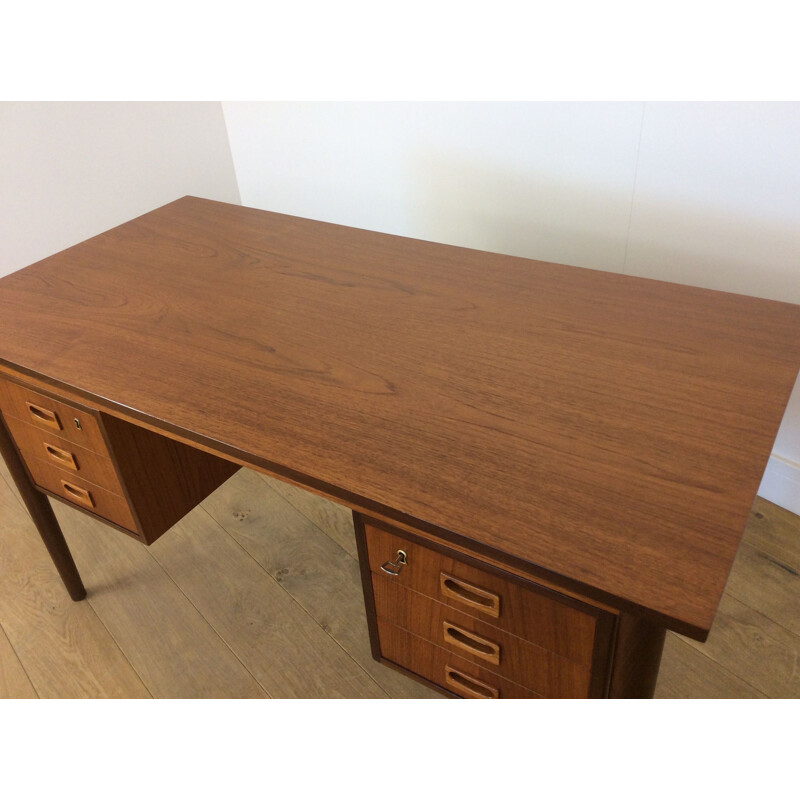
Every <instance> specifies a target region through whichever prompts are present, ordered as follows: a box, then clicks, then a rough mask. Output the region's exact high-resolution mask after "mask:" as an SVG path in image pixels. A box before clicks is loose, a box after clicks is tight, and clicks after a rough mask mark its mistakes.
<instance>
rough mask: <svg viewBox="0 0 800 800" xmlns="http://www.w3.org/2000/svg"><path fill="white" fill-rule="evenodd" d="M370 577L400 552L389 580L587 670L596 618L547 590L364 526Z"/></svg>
mask: <svg viewBox="0 0 800 800" xmlns="http://www.w3.org/2000/svg"><path fill="white" fill-rule="evenodd" d="M364 531H365V535H366V540H367V552H368V556H369V564H370V569H371V570H372V572H374V573H376V574H378V575H383V574H386V572H385V570H382V566H384V565H385V566H386V568H387V569H388V570H389V571H395V570H394V568H393V567H392V566H391V562H392V561H395V560H396V558H397V552H398V551H399V550H403V551H404V552H405V553H406V555H407V561H408V563H407V564H405V565H404V566H402V567H401V568H400V569H399V570H396V571H397V574H396V575H393V576H391V580H393V581H396V582H397V583H399V584H400V585H402V586H404V587H406V588H408V589H413V590H414V591H417V592H419V593H421V594H424V595H426V596H428V597H430V598H432V599H434V600H437V601H438V602H441V603H444V604H445V605H447V606H452V607H453V608H456V609H458V610H459V611H462V612H464V613H465V614H468V615H470V616H472V617H475V618H476V619H481V620H483V621H485V622H488V623H489V624H491V625H494V626H495V627H498V628H501V629H502V630H505V631H508V632H509V633H511V634H514V635H515V636H519V637H520V638H522V639H525V640H527V641H530V642H533V643H534V644H537V645H539V646H540V647H542V648H544V649H545V650H550V651H552V652H554V653H557V654H558V655H560V656H563V657H564V658H567V659H569V660H570V661H574V662H576V663H578V664H581V665H583V666H587V667H589V666H591V664H592V656H593V650H594V638H595V629H596V617H595V616H594V615H593V614H591V613H587V612H584V611H582V610H581V609H580V608H577V607H575V603H574V602H573V603H570V602H569V601H567V600H566V598H563V597H562V596H560V595H558V594H556V593H555V592H552V591H550V590H548V589H541V590H536V589H527V588H525V587H524V586H523V585H521V584H520V583H517V582H516V581H513V580H507V579H505V578H504V577H502V576H500V575H497V574H494V573H492V572H488V571H484V570H482V569H479V568H478V567H475V566H472V565H471V564H466V563H464V562H463V561H460V560H459V559H456V558H453V557H450V556H448V555H445V554H443V553H440V552H438V551H436V550H432V549H430V548H428V547H425V546H424V545H421V544H417V543H415V542H413V541H411V540H408V539H405V538H404V537H401V536H398V535H395V534H393V533H389V532H388V531H384V530H382V529H381V528H377V527H375V526H373V525H371V524H369V523H367V522H365V524H364Z"/></svg>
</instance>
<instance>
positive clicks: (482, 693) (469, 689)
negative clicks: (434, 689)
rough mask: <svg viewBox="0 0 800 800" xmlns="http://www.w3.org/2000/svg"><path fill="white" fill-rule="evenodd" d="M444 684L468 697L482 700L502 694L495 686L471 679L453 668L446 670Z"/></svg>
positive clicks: (446, 668)
mask: <svg viewBox="0 0 800 800" xmlns="http://www.w3.org/2000/svg"><path fill="white" fill-rule="evenodd" d="M444 682H445V683H446V684H447V685H448V686H452V687H453V688H454V689H455V690H456V691H457V692H460V693H461V694H465V695H467V696H468V697H477V698H480V699H482V700H490V699H495V698H497V697H500V692H499V691H498V690H497V689H495V688H494V686H489V685H488V684H487V683H483V682H482V681H478V680H475V678H470V677H469V676H468V675H465V674H464V673H463V672H459V671H458V670H457V669H453V668H452V667H445V668H444Z"/></svg>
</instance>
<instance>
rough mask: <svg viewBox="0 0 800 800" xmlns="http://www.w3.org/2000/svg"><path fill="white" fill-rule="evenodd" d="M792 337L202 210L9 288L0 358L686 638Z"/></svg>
mask: <svg viewBox="0 0 800 800" xmlns="http://www.w3.org/2000/svg"><path fill="white" fill-rule="evenodd" d="M799 327H800V308H798V307H796V306H790V305H787V304H781V303H775V302H770V301H766V300H758V299H754V298H748V297H743V296H738V295H732V294H725V293H719V292H713V291H708V290H703V289H696V288H690V287H685V286H678V285H674V284H666V283H660V282H657V281H651V280H645V279H639V278H633V277H629V276H623V275H616V274H610V273H606V272H596V271H591V270H585V269H578V268H573V267H565V266H561V265H553V264H547V263H543V262H535V261H529V260H525V259H519V258H512V257H508V256H499V255H493V254H489V253H482V252H478V251H472V250H466V249H463V248H454V247H448V246H443V245H435V244H431V243H426V242H419V241H414V240H409V239H403V238H400V237H395V236H388V235H384V234H378V233H371V232H367V231H357V230H354V229H349V228H344V227H341V226H336V225H328V224H324V223H318V222H313V221H309V220H302V219H298V218H294V217H287V216H282V215H278V214H271V213H267V212H261V211H256V210H252V209H244V208H240V207H237V206H231V205H225V204H220V203H214V202H211V201H205V200H199V199H196V198H184V199H182V200H179V201H176V202H174V203H171V204H169V205H167V206H164V207H163V208H161V209H158V210H156V211H154V212H152V213H150V214H147V215H145V216H143V217H139V218H138V219H136V220H134V221H132V222H129V223H126V224H125V225H123V226H120V227H118V228H115V229H113V230H112V231H109V232H107V233H105V234H102V235H100V236H98V237H95V238H94V239H91V240H89V241H88V242H85V243H82V244H80V245H77V246H75V247H72V248H70V249H68V250H66V251H64V252H63V253H60V254H58V255H56V256H53V257H51V258H49V259H45V260H44V261H41V262H39V263H38V264H36V265H34V266H32V267H29V268H27V269H24V270H20V271H19V272H16V273H13V274H12V275H9V276H7V277H5V278H3V279H2V280H1V281H0V361H2V362H4V363H5V364H7V365H10V366H12V367H16V368H18V369H20V370H21V371H22V372H24V373H27V374H38V375H41V376H44V377H45V378H47V379H48V380H49V381H51V382H52V383H53V385H55V386H61V387H67V388H71V389H72V390H74V391H75V392H76V393H77V394H78V395H79V396H81V397H85V398H88V399H90V400H91V401H92V403H93V404H97V405H98V406H99V407H101V408H103V409H113V413H114V414H116V415H118V416H121V417H123V418H127V419H138V420H144V421H146V422H147V423H148V424H151V425H153V426H155V427H156V428H157V429H158V430H161V431H165V432H169V433H170V434H171V435H174V436H177V437H185V438H186V439H187V440H190V441H193V442H197V443H200V444H202V445H203V446H204V447H207V448H209V449H211V450H212V451H213V452H218V453H221V454H228V455H231V456H233V457H235V458H239V459H240V460H242V461H243V462H244V463H247V464H250V465H252V466H255V467H260V468H264V469H266V470H267V471H269V472H272V473H273V474H279V475H285V476H286V477H289V478H291V479H294V480H296V481H297V482H299V483H301V484H304V485H309V486H312V487H314V488H315V489H317V490H319V491H322V492H324V493H327V494H328V495H330V496H332V497H336V498H339V499H340V500H342V501H343V502H345V503H346V504H349V505H352V506H354V507H358V508H361V509H365V510H367V511H370V510H372V511H374V513H375V514H378V515H379V516H385V517H386V518H389V519H397V520H405V521H408V522H410V523H411V524H413V525H414V526H416V527H418V528H422V529H427V530H430V531H431V532H434V533H438V534H440V535H442V536H444V537H445V538H450V539H453V540H456V541H459V542H461V543H462V544H465V545H466V546H471V547H473V548H479V547H482V548H484V549H485V550H486V551H487V552H489V553H491V554H494V555H496V556H497V557H498V558H500V559H501V560H505V561H507V562H509V563H513V564H517V565H520V566H521V567H523V568H525V569H528V570H530V571H531V572H532V573H534V574H542V575H543V576H545V577H550V578H552V579H554V580H557V581H559V582H561V583H563V584H564V585H567V586H569V587H571V588H573V589H575V590H577V591H580V592H581V593H587V594H589V595H590V596H592V597H596V598H597V599H599V600H603V601H606V602H609V603H611V604H612V605H615V606H619V607H621V608H624V609H628V610H631V611H638V612H642V613H645V614H649V615H651V616H652V618H653V619H655V620H657V621H662V622H665V623H666V624H669V625H670V626H671V627H672V628H674V629H675V630H679V631H682V632H685V633H687V634H690V635H692V636H696V637H698V638H703V637H704V636H705V635H706V634H707V632H708V630H709V628H710V626H711V622H712V620H713V616H714V612H715V610H716V607H717V604H718V602H719V598H720V596H721V594H722V591H723V588H724V584H725V579H726V577H727V574H728V571H729V569H730V565H731V563H732V561H733V557H734V555H735V552H736V547H737V544H738V541H739V537H740V536H741V533H742V530H743V528H744V524H745V522H746V519H747V513H748V511H749V509H750V505H751V503H752V500H753V497H754V495H755V492H756V489H757V487H758V484H759V481H760V478H761V475H762V472H763V468H764V465H765V463H766V459H767V456H768V454H769V451H770V448H771V446H772V442H773V440H774V437H775V433H776V431H777V428H778V424H779V422H780V419H781V416H782V413H783V410H784V407H785V404H786V401H787V399H788V396H789V392H790V390H791V388H792V386H793V384H794V380H795V376H796V375H797V371H798V365H800V339H798V336H797V330H798V328H799ZM122 351H124V353H125V364H126V368H125V369H124V370H121V369H120V368H119V356H120V352H122ZM131 376H135V379H133V380H132V379H131Z"/></svg>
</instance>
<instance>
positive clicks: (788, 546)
mask: <svg viewBox="0 0 800 800" xmlns="http://www.w3.org/2000/svg"><path fill="white" fill-rule="evenodd" d="M742 541H743V542H745V543H747V544H749V545H751V546H752V547H754V548H755V549H756V550H760V551H761V552H762V553H767V554H769V555H770V556H772V557H773V558H774V559H775V560H776V561H779V562H780V563H782V564H783V565H784V566H785V567H789V568H790V569H793V570H795V571H796V572H800V536H798V535H797V515H796V514H792V512H791V511H787V510H786V509H785V508H781V507H780V506H776V505H775V504H774V503H770V502H769V500H765V499H764V498H763V497H757V498H756V500H755V502H754V503H753V508H752V509H751V510H750V518H749V519H748V521H747V527H746V528H745V535H744V537H743V538H742Z"/></svg>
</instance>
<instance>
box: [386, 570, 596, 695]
mask: <svg viewBox="0 0 800 800" xmlns="http://www.w3.org/2000/svg"><path fill="white" fill-rule="evenodd" d="M372 588H373V594H374V597H375V613H376V614H377V616H378V618H379V619H380V618H383V619H385V620H386V621H387V622H390V623H392V624H393V625H395V626H397V627H400V628H403V629H404V630H406V631H408V632H409V633H412V634H414V635H415V636H418V637H420V638H422V639H425V640H427V641H428V642H430V643H431V644H434V645H437V646H438V647H440V648H442V649H443V650H446V651H448V652H450V653H453V654H454V655H456V656H460V657H462V658H464V659H466V660H468V661H471V662H472V663H473V664H476V665H477V666H479V667H483V668H484V669H486V670H489V671H491V672H493V673H495V674H497V675H499V676H501V677H505V678H508V679H509V680H512V681H514V682H515V683H518V684H520V685H522V686H526V687H528V688H530V689H532V690H533V691H535V692H537V693H538V694H541V695H543V696H546V697H558V698H566V697H588V696H589V687H590V682H591V670H590V668H589V667H586V666H583V665H581V664H577V663H575V662H574V661H569V660H567V659H565V658H562V657H561V656H559V655H556V654H555V653H553V652H551V651H549V650H545V649H543V648H541V647H539V646H537V645H535V644H532V643H531V642H528V641H525V640H524V639H520V638H519V637H517V636H514V635H512V634H510V633H508V632H507V631H503V630H501V629H500V628H496V627H494V626H493V625H490V624H489V623H487V622H484V621H482V620H479V619H475V618H474V617H471V616H469V615H468V614H464V613H463V612H461V611H458V610H456V609H455V608H453V607H452V606H447V605H444V603H439V602H437V601H435V600H431V599H430V598H429V597H426V596H425V595H422V594H419V592H415V591H413V590H411V589H406V588H405V587H403V586H402V585H400V584H399V583H396V582H395V580H394V578H392V577H389V576H386V575H380V574H377V573H376V574H373V576H372Z"/></svg>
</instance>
